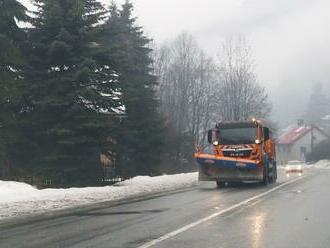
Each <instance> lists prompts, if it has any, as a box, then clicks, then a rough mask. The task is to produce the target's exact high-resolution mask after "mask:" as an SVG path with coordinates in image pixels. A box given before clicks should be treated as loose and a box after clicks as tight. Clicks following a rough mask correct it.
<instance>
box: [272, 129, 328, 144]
mask: <svg viewBox="0 0 330 248" xmlns="http://www.w3.org/2000/svg"><path fill="white" fill-rule="evenodd" d="M311 129H312V128H311V126H300V127H297V126H295V127H289V128H288V129H287V130H286V131H284V133H282V134H281V135H280V136H279V137H278V139H277V144H279V145H289V144H292V143H294V142H295V141H296V140H298V139H300V138H301V137H303V136H304V135H305V134H307V133H309V132H310V131H311ZM313 129H317V130H318V131H319V132H321V133H322V134H324V136H326V137H328V135H327V134H326V133H324V131H322V130H321V129H320V128H318V127H315V126H313Z"/></svg>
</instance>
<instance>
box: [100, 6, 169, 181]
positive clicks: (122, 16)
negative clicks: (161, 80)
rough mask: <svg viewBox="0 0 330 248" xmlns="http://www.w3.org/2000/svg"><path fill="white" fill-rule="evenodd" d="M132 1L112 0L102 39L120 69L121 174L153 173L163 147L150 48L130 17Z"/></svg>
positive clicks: (155, 171) (112, 59)
mask: <svg viewBox="0 0 330 248" xmlns="http://www.w3.org/2000/svg"><path fill="white" fill-rule="evenodd" d="M132 11H133V5H132V4H131V3H130V2H129V1H126V2H125V3H124V4H123V5H122V6H121V8H120V9H118V8H117V6H116V4H114V3H112V5H111V7H110V17H109V19H108V20H107V22H106V24H105V25H104V30H103V40H104V45H106V46H107V47H108V49H109V50H108V51H109V52H108V54H109V60H110V61H111V62H110V63H111V64H112V65H113V66H114V68H115V69H116V70H117V71H118V72H119V82H120V87H121V93H122V96H121V98H122V103H123V105H124V106H125V115H126V118H125V119H124V121H123V122H122V125H121V127H120V132H119V135H118V136H117V139H118V143H119V145H120V156H119V165H120V170H121V174H122V175H123V176H124V177H129V176H134V175H137V174H155V173H158V171H157V164H158V163H159V157H160V152H161V148H162V143H163V141H162V127H161V119H160V116H159V113H158V100H157V99H156V97H155V91H154V89H155V86H156V84H157V80H156V78H155V77H154V76H153V75H152V73H151V71H152V70H151V64H152V59H151V52H152V50H151V49H150V48H149V47H148V45H149V43H150V41H151V40H150V39H148V38H147V37H146V36H145V35H144V33H143V30H142V27H139V26H137V25H136V19H135V18H134V17H132Z"/></svg>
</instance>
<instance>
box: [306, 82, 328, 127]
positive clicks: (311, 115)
mask: <svg viewBox="0 0 330 248" xmlns="http://www.w3.org/2000/svg"><path fill="white" fill-rule="evenodd" d="M329 108H330V105H329V100H328V99H327V96H326V95H325V94H324V90H323V85H322V84H321V83H316V84H314V85H313V87H312V90H311V95H310V99H309V103H308V105H307V111H306V114H305V116H306V119H307V120H308V121H310V122H312V123H316V124H319V123H320V121H321V118H322V117H324V116H325V115H327V114H329Z"/></svg>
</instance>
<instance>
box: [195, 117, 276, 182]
mask: <svg viewBox="0 0 330 248" xmlns="http://www.w3.org/2000/svg"><path fill="white" fill-rule="evenodd" d="M208 142H209V143H210V144H212V145H213V154H207V153H203V152H201V151H200V150H199V149H198V150H197V152H196V153H195V158H196V159H197V162H198V164H199V180H200V181H216V183H217V185H218V186H219V187H220V186H223V185H225V183H231V182H244V181H259V182H262V183H263V184H264V185H267V184H268V183H274V182H276V179H277V167H276V152H275V142H274V140H273V139H272V137H271V131H270V129H269V128H268V127H266V126H265V125H264V124H263V123H262V121H259V120H256V119H252V121H246V122H222V123H218V124H217V125H216V127H215V129H213V130H209V132H208Z"/></svg>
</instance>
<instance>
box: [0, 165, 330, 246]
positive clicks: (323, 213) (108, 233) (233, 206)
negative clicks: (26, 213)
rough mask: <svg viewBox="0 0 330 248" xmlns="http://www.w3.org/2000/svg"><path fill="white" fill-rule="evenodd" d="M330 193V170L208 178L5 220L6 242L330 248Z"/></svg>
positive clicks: (1, 233) (0, 234) (1, 234)
mask: <svg viewBox="0 0 330 248" xmlns="http://www.w3.org/2000/svg"><path fill="white" fill-rule="evenodd" d="M292 180H297V181H296V182H294V183H290V182H291V181H292ZM329 192H330V174H329V172H328V171H326V170H310V171H307V172H306V173H305V174H304V175H302V176H301V177H299V175H295V174H292V175H290V176H289V177H287V175H286V174H285V173H283V172H281V173H280V177H279V181H278V183H276V184H275V185H270V186H268V187H263V186H260V185H256V184H246V185H235V186H233V187H227V188H223V189H220V190H219V189H217V188H216V187H215V184H214V183H202V184H201V185H200V186H199V187H198V188H194V189H192V190H189V191H185V192H180V193H175V194H169V195H166V196H162V197H158V198H154V199H149V200H145V201H139V202H133V203H130V204H124V205H119V206H115V207H109V208H104V209H101V210H94V211H89V212H86V213H82V214H75V213H72V215H69V216H63V217H59V218H55V219H53V220H44V221H39V222H35V223H31V224H27V225H24V226H17V227H11V228H3V227H1V226H0V228H1V229H0V244H1V245H0V246H1V247H155V248H168V247H171V248H172V247H179V248H185V247H189V248H192V247H203V248H208V247H210V248H213V247H253V248H261V247H330V231H329V230H330V217H329V214H328V212H329V210H328V208H329V206H330V194H329ZM153 241H157V242H154V243H152V242H153ZM148 245H149V246H148Z"/></svg>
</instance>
